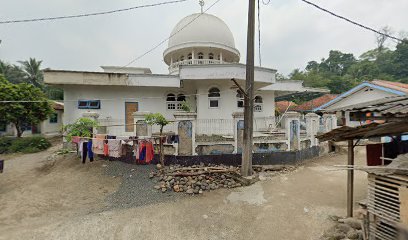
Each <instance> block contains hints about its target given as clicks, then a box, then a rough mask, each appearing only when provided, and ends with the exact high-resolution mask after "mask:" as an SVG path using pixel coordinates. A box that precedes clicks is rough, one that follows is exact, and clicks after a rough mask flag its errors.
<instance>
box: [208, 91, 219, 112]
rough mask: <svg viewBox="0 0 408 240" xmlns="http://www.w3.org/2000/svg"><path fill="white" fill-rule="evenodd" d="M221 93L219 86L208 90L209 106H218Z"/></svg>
mask: <svg viewBox="0 0 408 240" xmlns="http://www.w3.org/2000/svg"><path fill="white" fill-rule="evenodd" d="M220 97H221V94H220V90H219V89H218V88H215V87H214V88H211V89H210V90H209V91H208V106H209V108H218V107H219V100H220Z"/></svg>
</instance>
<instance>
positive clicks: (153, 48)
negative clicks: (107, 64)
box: [122, 0, 221, 68]
mask: <svg viewBox="0 0 408 240" xmlns="http://www.w3.org/2000/svg"><path fill="white" fill-rule="evenodd" d="M219 1H221V0H217V1H215V2H214V3H213V4H211V5H210V6H209V7H208V8H207V9H206V10H204V11H203V12H202V13H200V14H199V15H197V16H196V17H195V18H193V19H192V20H191V21H190V22H188V23H187V24H186V25H184V26H183V27H182V28H180V29H179V30H178V31H177V32H175V33H173V34H171V35H170V37H168V38H165V39H164V40H163V41H161V42H159V43H158V44H156V45H155V46H154V47H152V48H151V49H149V50H148V51H146V52H145V53H143V54H141V55H140V56H138V57H136V58H135V59H133V60H132V61H130V62H129V63H128V64H126V65H124V66H122V68H125V67H127V66H129V65H131V64H133V63H134V62H136V61H137V60H139V59H141V58H142V57H144V56H146V55H147V54H149V53H151V52H153V51H154V50H156V49H157V48H158V47H160V46H161V45H162V44H163V43H165V42H167V41H168V40H169V39H170V38H172V37H173V36H174V35H176V34H178V33H179V32H180V31H182V30H183V29H185V28H186V27H187V26H189V25H190V24H191V23H193V22H194V21H195V20H197V18H199V17H201V16H202V15H203V14H205V13H206V12H207V11H208V10H210V9H211V8H212V7H213V6H214V5H215V4H217V3H218V2H219Z"/></svg>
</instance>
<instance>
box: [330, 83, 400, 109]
mask: <svg viewBox="0 0 408 240" xmlns="http://www.w3.org/2000/svg"><path fill="white" fill-rule="evenodd" d="M368 89H369V87H365V88H363V89H360V90H359V91H357V92H355V93H353V94H351V95H349V96H347V97H346V98H343V99H342V100H340V101H338V102H336V103H334V104H333V105H331V106H329V107H326V108H325V109H326V110H331V109H335V108H341V107H346V106H350V105H354V104H359V103H364V102H369V101H373V100H377V99H383V98H385V97H392V96H397V95H396V94H393V93H389V92H385V91H382V90H378V89H372V91H366V90H368Z"/></svg>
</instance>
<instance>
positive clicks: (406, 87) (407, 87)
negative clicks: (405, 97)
mask: <svg viewBox="0 0 408 240" xmlns="http://www.w3.org/2000/svg"><path fill="white" fill-rule="evenodd" d="M371 83H372V84H375V85H378V86H381V87H386V88H391V89H394V90H397V91H401V92H405V93H408V84H406V83H400V82H390V81H385V80H377V79H376V80H373V81H371Z"/></svg>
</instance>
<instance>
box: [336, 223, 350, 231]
mask: <svg viewBox="0 0 408 240" xmlns="http://www.w3.org/2000/svg"><path fill="white" fill-rule="evenodd" d="M336 229H337V230H338V232H341V233H344V234H347V233H348V232H349V231H350V230H351V227H350V226H349V225H347V224H344V223H341V224H338V225H337V226H336Z"/></svg>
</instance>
